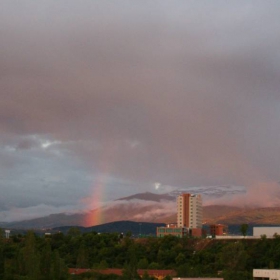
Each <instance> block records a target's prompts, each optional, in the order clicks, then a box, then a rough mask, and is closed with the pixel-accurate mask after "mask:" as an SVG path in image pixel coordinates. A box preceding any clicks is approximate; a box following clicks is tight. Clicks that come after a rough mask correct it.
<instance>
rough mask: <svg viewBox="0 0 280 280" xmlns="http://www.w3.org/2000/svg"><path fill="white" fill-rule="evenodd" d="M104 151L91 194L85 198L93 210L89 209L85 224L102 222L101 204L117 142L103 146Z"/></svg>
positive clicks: (92, 224) (90, 224) (91, 224)
mask: <svg viewBox="0 0 280 280" xmlns="http://www.w3.org/2000/svg"><path fill="white" fill-rule="evenodd" d="M105 151H106V152H104V153H103V154H102V156H101V159H100V161H99V164H98V168H97V170H98V171H99V172H100V173H99V175H98V176H97V178H95V182H94V183H93V185H92V190H93V191H92V194H91V195H90V197H89V199H87V201H88V204H89V205H90V206H92V205H93V210H91V211H90V212H89V213H88V214H87V215H86V218H85V220H84V224H85V226H87V227H89V226H94V225H99V224H102V223H103V222H104V219H103V216H102V207H101V204H102V202H104V200H105V199H104V198H105V196H106V186H107V185H108V182H109V178H110V173H111V171H112V166H113V163H114V159H115V156H116V151H117V144H116V143H114V142H113V141H112V142H111V143H109V145H108V146H107V147H105Z"/></svg>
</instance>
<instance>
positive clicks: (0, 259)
mask: <svg viewBox="0 0 280 280" xmlns="http://www.w3.org/2000/svg"><path fill="white" fill-rule="evenodd" d="M3 234H4V232H3V230H2V229H1V228H0V279H2V277H3V275H4V264H5V259H4V238H3Z"/></svg>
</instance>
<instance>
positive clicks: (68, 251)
mask: <svg viewBox="0 0 280 280" xmlns="http://www.w3.org/2000/svg"><path fill="white" fill-rule="evenodd" d="M279 267H280V236H279V235H275V236H274V238H273V239H267V238H266V237H265V236H262V238H260V239H256V240H251V239H246V238H244V239H241V240H238V241H237V240H216V239H205V238H191V237H184V238H177V237H174V236H165V237H163V238H156V237H148V238H137V239H135V238H133V237H132V235H131V234H130V233H127V234H125V235H124V236H123V235H120V234H117V233H102V234H98V233H97V232H89V233H81V232H80V231H79V229H78V228H71V229H69V231H68V233H67V234H63V233H55V234H52V235H49V236H39V235H36V234H34V232H32V231H29V232H28V233H27V234H25V235H21V234H17V235H14V236H11V237H10V238H9V239H6V238H5V237H4V235H3V230H0V279H3V280H68V279H71V280H72V279H76V280H95V279H101V280H102V279H104V280H106V279H115V280H131V279H140V277H139V275H138V274H137V269H172V270H174V271H175V272H176V274H177V277H223V278H224V279H225V280H249V279H250V280H251V279H252V270H253V268H279ZM69 268H91V269H96V270H98V269H106V268H120V269H122V270H123V274H122V276H117V275H101V274H98V273H97V272H86V273H84V274H80V275H70V274H69V273H68V269H69ZM142 279H144V280H149V279H150V280H151V279H153V278H152V277H149V276H148V275H147V274H145V275H144V276H143V278H142ZM168 279H171V277H166V280H168Z"/></svg>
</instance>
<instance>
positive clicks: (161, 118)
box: [0, 0, 280, 206]
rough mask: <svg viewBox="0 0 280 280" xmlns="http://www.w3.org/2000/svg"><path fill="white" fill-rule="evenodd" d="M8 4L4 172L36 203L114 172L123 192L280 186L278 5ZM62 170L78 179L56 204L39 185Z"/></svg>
mask: <svg viewBox="0 0 280 280" xmlns="http://www.w3.org/2000/svg"><path fill="white" fill-rule="evenodd" d="M1 6H2V8H1V11H0V30H1V41H0V88H1V102H0V145H1V151H0V152H1V155H2V156H1V163H0V164H1V166H3V167H4V166H5V168H8V169H9V170H10V172H11V173H13V172H17V176H16V177H15V178H14V181H13V182H14V183H15V184H17V185H20V186H22V187H21V188H22V189H23V190H24V189H26V188H30V190H32V191H31V192H32V195H31V196H30V195H28V196H27V197H26V199H25V201H26V202H25V206H27V205H28V204H30V205H36V203H47V204H51V205H55V206H57V205H58V204H59V201H60V199H61V201H62V204H63V205H65V204H66V201H64V198H65V199H66V200H67V199H69V201H74V200H75V199H77V200H79V199H81V198H82V197H84V196H87V195H88V194H89V189H90V188H91V187H92V186H93V187H94V181H95V180H94V179H91V180H92V182H90V181H91V180H88V181H87V182H88V185H87V184H86V183H85V184H84V185H83V187H80V188H77V184H78V183H77V182H78V181H79V180H80V179H81V178H83V176H84V175H85V174H88V176H90V177H91V176H93V177H94V178H95V177H98V174H99V173H104V174H107V176H108V177H110V178H111V179H110V180H111V181H110V184H109V186H110V187H109V188H110V190H114V189H115V194H116V192H117V191H116V190H118V192H119V194H120V195H121V194H122V193H123V192H124V190H127V184H131V189H130V190H129V191H131V192H135V191H141V189H140V188H139V185H140V186H141V185H142V186H143V187H142V189H143V190H144V189H145V190H146V189H148V188H149V186H151V185H152V183H154V182H157V181H159V182H163V183H164V184H167V185H173V186H189V185H214V184H224V183H226V184H238V185H242V184H245V185H251V184H254V183H255V182H260V181H277V180H279V177H278V176H279V175H278V174H279V168H278V166H279V163H280V162H279V159H278V156H277V155H278V154H279V149H280V148H279V143H280V133H279V131H280V130H279V123H280V122H279V120H280V113H279V112H280V110H279V102H280V100H279V99H280V94H279V84H280V82H279V79H278V77H279V75H280V59H279V43H280V42H279V41H280V36H279V35H278V30H279V27H280V19H279V8H280V4H279V3H278V2H277V1H269V2H264V1H246V3H244V1H232V2H230V3H228V2H227V3H225V2H224V1H211V3H209V2H208V1H200V2H199V3H197V1H188V2H185V1H175V2H174V1H172V2H169V1H141V2H140V1H138V2H136V1H83V2H82V3H80V2H77V1H62V0H61V1H36V2H35V1H21V2H19V1H2V4H1ZM34 159H36V161H35V160H34ZM50 159H51V162H52V164H53V165H54V166H55V171H54V169H53V168H51V167H50V166H51V165H47V166H48V167H46V166H45V162H46V161H48V160H50ZM23 162H25V164H24V163H23ZM69 162H72V163H73V165H74V166H76V180H77V182H76V183H75V184H73V181H72V180H71V179H70V177H71V176H70V175H69V174H70V173H71V172H72V170H73V168H72V167H69V166H68V164H66V163H69ZM28 165H30V166H31V168H30V169H28V168H26V166H28ZM35 167H36V168H35ZM32 168H35V170H38V172H36V173H35V174H34V172H32V171H31V170H32ZM40 170H45V175H43V174H42V173H41V172H39V171H40ZM67 170H68V171H67ZM29 172H30V173H32V174H33V177H32V179H30V181H28V182H26V181H25V180H24V178H25V177H24V176H25V175H26V174H30V173H29ZM60 172H61V174H60ZM79 172H80V173H79ZM53 173H55V174H56V175H55V176H58V177H60V180H66V181H65V183H62V182H61V181H60V180H58V181H57V182H56V183H55V188H56V189H57V192H58V194H57V196H56V199H55V201H54V200H53V201H52V195H51V193H48V192H47V191H46V190H42V188H41V187H40V184H38V181H40V180H41V179H42V178H43V177H48V176H50V177H51V176H53V175H52V174H53ZM24 174H25V175H24ZM65 178H66V179H65ZM0 182H1V181H0ZM4 182H5V183H4ZM11 182H12V181H11V179H10V178H9V177H7V175H5V174H3V175H2V183H1V188H2V189H5V188H6V187H7V185H9V184H11ZM121 185H123V186H124V187H123V190H122V189H121V187H120V186H121ZM27 186H28V187H27ZM13 188H14V187H12V186H11V187H10V189H13ZM68 188H72V189H73V192H74V193H76V196H75V198H70V196H68V195H66V196H64V197H63V193H67V189H68ZM75 190H76V191H75ZM17 191H18V193H19V194H20V193H21V191H20V190H18V189H17ZM107 192H109V190H107ZM9 195H11V194H9ZM9 195H8V194H7V196H6V197H7V199H8V198H9V197H10V196H9ZM33 195H34V196H35V197H34V198H32V197H33ZM14 200H15V201H14V202H11V203H10V204H14V205H18V206H20V205H19V202H16V201H20V200H19V199H16V198H14ZM11 201H13V200H12V199H11ZM22 203H23V202H22Z"/></svg>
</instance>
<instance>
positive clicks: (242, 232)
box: [240, 224, 249, 236]
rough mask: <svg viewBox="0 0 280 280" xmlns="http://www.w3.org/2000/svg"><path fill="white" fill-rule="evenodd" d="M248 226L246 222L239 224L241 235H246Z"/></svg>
mask: <svg viewBox="0 0 280 280" xmlns="http://www.w3.org/2000/svg"><path fill="white" fill-rule="evenodd" d="M248 228H249V225H248V224H242V225H241V226H240V232H241V234H242V235H243V236H246V235H247V233H248Z"/></svg>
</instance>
